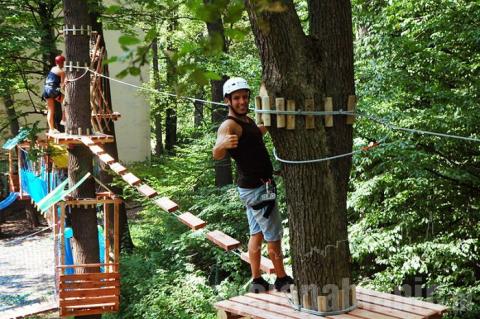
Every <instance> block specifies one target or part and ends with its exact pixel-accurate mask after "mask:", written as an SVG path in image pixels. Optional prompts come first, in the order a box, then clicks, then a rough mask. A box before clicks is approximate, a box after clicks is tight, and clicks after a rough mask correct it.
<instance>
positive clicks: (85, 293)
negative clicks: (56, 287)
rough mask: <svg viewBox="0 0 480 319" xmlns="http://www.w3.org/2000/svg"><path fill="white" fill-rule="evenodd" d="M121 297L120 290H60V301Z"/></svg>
mask: <svg viewBox="0 0 480 319" xmlns="http://www.w3.org/2000/svg"><path fill="white" fill-rule="evenodd" d="M118 295H120V288H91V289H73V290H70V289H65V290H60V293H59V297H60V299H66V298H73V297H82V298H87V297H95V298H99V297H104V296H118ZM87 299H88V298H87Z"/></svg>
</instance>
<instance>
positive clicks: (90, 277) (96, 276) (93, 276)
mask: <svg viewBox="0 0 480 319" xmlns="http://www.w3.org/2000/svg"><path fill="white" fill-rule="evenodd" d="M101 279H102V280H103V279H106V280H113V279H120V274H119V273H86V274H74V275H60V282H65V281H99V280H101Z"/></svg>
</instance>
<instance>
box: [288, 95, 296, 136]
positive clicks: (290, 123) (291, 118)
mask: <svg viewBox="0 0 480 319" xmlns="http://www.w3.org/2000/svg"><path fill="white" fill-rule="evenodd" d="M287 111H295V101H294V100H287ZM294 129H295V115H287V130H294Z"/></svg>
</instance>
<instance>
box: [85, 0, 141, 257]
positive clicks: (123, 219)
mask: <svg viewBox="0 0 480 319" xmlns="http://www.w3.org/2000/svg"><path fill="white" fill-rule="evenodd" d="M100 5H101V2H100V3H99V2H97V3H91V8H90V25H91V26H92V30H94V31H97V32H98V35H100V36H101V39H100V47H105V52H107V47H106V44H105V38H104V36H103V25H102V23H101V22H100V21H99V18H100V13H101V12H100V10H101V6H100ZM94 68H95V69H96V65H95V67H94ZM103 70H104V72H105V73H106V75H107V76H109V74H108V65H105V66H104V67H103ZM102 81H103V82H102V87H103V88H104V96H105V99H106V101H107V103H108V105H109V106H110V110H111V111H112V112H113V105H112V95H111V91H110V81H109V80H108V79H105V78H103V79H102ZM103 132H104V133H105V134H108V135H113V137H114V140H113V143H107V144H105V145H103V149H104V150H105V151H106V152H107V153H108V154H110V155H111V156H112V157H113V158H114V159H115V160H116V161H119V158H118V147H117V137H116V134H115V121H110V123H109V125H108V126H107V127H104V131H103ZM97 164H98V165H100V168H101V170H100V172H99V179H100V181H101V182H102V183H103V184H105V185H108V187H109V188H110V189H111V190H112V191H113V192H114V193H115V194H122V189H121V188H120V187H118V186H115V185H112V182H113V175H112V174H111V173H110V168H109V166H108V165H107V164H105V163H104V162H102V161H99V160H97ZM112 206H113V205H108V206H107V209H108V216H109V217H110V218H111V220H110V225H113V207H112ZM119 230H120V231H119V236H120V249H121V251H131V250H132V249H133V241H132V237H131V236H130V229H129V227H128V217H127V208H126V207H125V204H124V203H122V204H121V205H120V207H119ZM109 237H110V244H111V245H113V228H111V229H109Z"/></svg>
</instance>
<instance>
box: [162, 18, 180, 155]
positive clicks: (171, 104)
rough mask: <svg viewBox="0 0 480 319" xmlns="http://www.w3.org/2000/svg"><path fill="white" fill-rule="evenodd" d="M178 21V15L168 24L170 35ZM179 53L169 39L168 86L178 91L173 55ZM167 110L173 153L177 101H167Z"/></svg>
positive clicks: (169, 145) (167, 136)
mask: <svg viewBox="0 0 480 319" xmlns="http://www.w3.org/2000/svg"><path fill="white" fill-rule="evenodd" d="M177 24H178V20H177V17H176V13H174V16H173V17H172V18H171V20H170V21H169V24H168V28H167V31H168V33H169V34H170V33H173V32H174V31H175V30H176V29H177ZM176 51H177V48H176V47H175V44H174V43H173V40H172V39H171V37H167V52H166V55H165V57H166V60H167V84H168V87H169V88H170V89H173V90H174V91H176V89H177V83H178V75H177V61H176V60H174V59H173V58H172V56H173V53H175V52H176ZM166 100H167V110H166V114H165V149H166V150H167V151H169V152H173V150H174V147H175V145H176V144H177V100H176V99H175V98H172V97H168V98H167V99H166Z"/></svg>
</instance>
